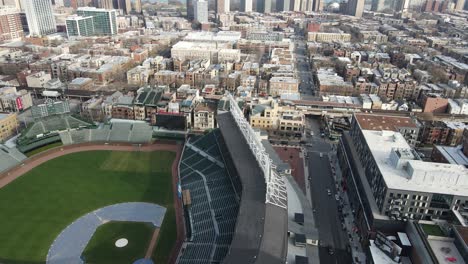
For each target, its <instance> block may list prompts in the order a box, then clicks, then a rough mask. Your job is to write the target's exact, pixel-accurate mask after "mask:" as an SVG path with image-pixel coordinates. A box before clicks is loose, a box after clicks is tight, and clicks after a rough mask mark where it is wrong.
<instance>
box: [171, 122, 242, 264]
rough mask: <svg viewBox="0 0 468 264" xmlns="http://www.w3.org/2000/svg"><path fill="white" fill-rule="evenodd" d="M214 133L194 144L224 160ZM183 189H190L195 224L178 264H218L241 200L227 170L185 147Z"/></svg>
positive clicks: (231, 233)
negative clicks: (238, 198)
mask: <svg viewBox="0 0 468 264" xmlns="http://www.w3.org/2000/svg"><path fill="white" fill-rule="evenodd" d="M214 133H218V132H216V130H215V131H213V132H210V133H208V134H206V135H204V136H202V137H198V138H196V139H195V140H194V141H193V143H192V144H193V145H194V146H195V147H196V148H198V149H200V150H203V151H206V152H207V153H209V154H210V156H212V157H216V159H217V160H219V161H222V159H221V152H220V150H219V146H218V145H217V144H213V143H216V140H215V138H214V137H215V135H214ZM179 173H180V178H181V185H182V189H183V190H186V189H188V190H190V196H191V201H192V205H191V207H190V208H189V210H188V212H189V214H190V221H191V223H192V228H193V229H192V232H191V233H192V237H191V238H189V240H190V241H189V242H187V245H186V248H185V250H184V251H183V253H182V255H181V257H180V259H179V263H216V262H220V261H222V259H224V257H225V255H226V253H227V252H228V250H229V245H230V243H231V240H232V235H233V232H234V229H235V224H236V217H237V214H238V209H239V207H238V200H237V197H236V195H235V191H234V189H233V187H232V183H231V181H230V178H229V176H228V172H227V171H226V169H225V168H222V167H220V166H218V165H217V164H216V163H215V162H213V161H210V160H208V159H207V158H206V157H204V156H203V155H201V154H199V153H197V152H195V151H194V150H192V149H190V148H188V147H186V148H185V149H184V153H183V154H182V161H181V163H180V167H179Z"/></svg>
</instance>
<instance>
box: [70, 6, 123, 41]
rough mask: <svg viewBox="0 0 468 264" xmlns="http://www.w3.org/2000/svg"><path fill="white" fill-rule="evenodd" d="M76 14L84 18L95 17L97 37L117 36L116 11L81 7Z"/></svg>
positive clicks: (94, 24) (94, 23)
mask: <svg viewBox="0 0 468 264" xmlns="http://www.w3.org/2000/svg"><path fill="white" fill-rule="evenodd" d="M76 14H77V15H79V16H82V17H89V16H90V17H93V26H94V34H95V35H115V34H117V18H116V17H117V14H116V11H115V10H106V9H103V8H95V7H80V8H78V9H77V10H76Z"/></svg>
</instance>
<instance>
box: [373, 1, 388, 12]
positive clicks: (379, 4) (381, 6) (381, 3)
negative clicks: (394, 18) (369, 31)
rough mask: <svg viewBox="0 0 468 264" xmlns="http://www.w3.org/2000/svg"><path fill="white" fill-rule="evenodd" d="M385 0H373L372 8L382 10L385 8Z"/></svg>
mask: <svg viewBox="0 0 468 264" xmlns="http://www.w3.org/2000/svg"><path fill="white" fill-rule="evenodd" d="M384 7H385V5H384V0H372V5H371V10H372V11H375V12H379V11H382V10H383V9H384Z"/></svg>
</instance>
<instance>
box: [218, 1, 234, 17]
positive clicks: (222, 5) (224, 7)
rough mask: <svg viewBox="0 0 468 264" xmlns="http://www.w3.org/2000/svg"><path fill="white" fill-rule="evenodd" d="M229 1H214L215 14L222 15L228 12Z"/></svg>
mask: <svg viewBox="0 0 468 264" xmlns="http://www.w3.org/2000/svg"><path fill="white" fill-rule="evenodd" d="M230 5H231V1H230V0H216V13H218V14H224V13H229V11H230Z"/></svg>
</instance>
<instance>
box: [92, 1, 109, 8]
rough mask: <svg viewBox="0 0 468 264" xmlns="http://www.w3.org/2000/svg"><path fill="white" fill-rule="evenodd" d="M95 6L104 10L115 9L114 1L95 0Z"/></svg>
mask: <svg viewBox="0 0 468 264" xmlns="http://www.w3.org/2000/svg"><path fill="white" fill-rule="evenodd" d="M93 6H95V7H98V8H104V9H114V3H113V0H94V4H93Z"/></svg>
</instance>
